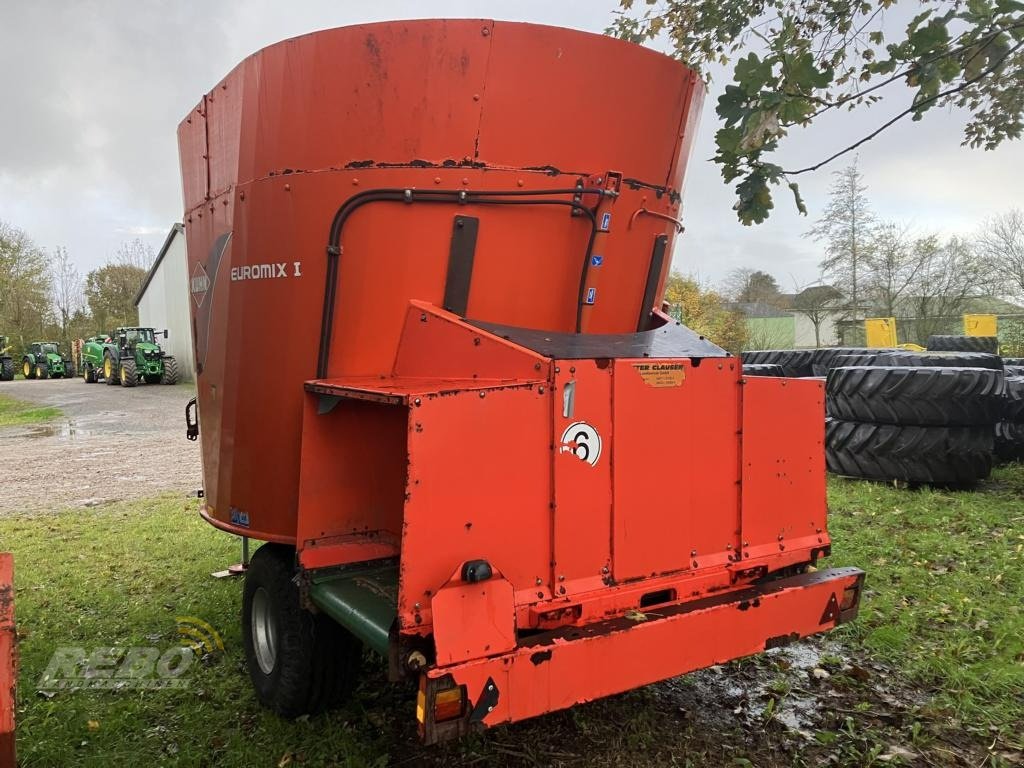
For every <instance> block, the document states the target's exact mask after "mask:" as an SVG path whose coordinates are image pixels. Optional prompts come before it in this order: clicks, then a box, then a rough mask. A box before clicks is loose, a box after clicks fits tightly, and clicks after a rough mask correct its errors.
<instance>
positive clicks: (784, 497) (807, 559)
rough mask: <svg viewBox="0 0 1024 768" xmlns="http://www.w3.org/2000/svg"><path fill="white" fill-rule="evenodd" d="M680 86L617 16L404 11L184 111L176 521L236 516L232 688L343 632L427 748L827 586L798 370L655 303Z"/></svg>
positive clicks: (745, 633)
mask: <svg viewBox="0 0 1024 768" xmlns="http://www.w3.org/2000/svg"><path fill="white" fill-rule="evenodd" d="M702 95H703V86H702V84H701V82H700V80H699V79H698V77H697V76H696V75H695V74H694V73H693V72H691V71H689V70H688V69H687V68H686V67H684V66H682V65H681V64H679V63H678V62H676V61H673V60H672V59H669V58H667V57H665V56H662V55H660V54H658V53H655V52H652V51H650V50H646V49H643V48H641V47H639V46H635V45H632V44H629V43H626V42H623V41H619V40H615V39H611V38H607V37H601V36H597V35H592V34H585V33H581V32H576V31H570V30H565V29H556V28H551V27H543V26H535V25H531V24H519V23H507V22H492V21H475V20H460V21H412V22H394V23H383V24H371V25H365V26H353V27H347V28H341V29H334V30H329V31H324V32H318V33H315V34H311V35H307V36H304V37H299V38H295V39H292V40H287V41H285V42H282V43H279V44H277V45H272V46H270V47H269V48H266V49H264V50H262V51H260V52H258V53H256V54H254V55H253V56H251V57H249V58H248V59H246V60H245V61H243V62H242V63H241V64H239V65H238V66H237V67H236V68H235V69H234V70H233V71H232V72H231V73H230V74H228V75H227V77H225V78H224V79H223V80H222V81H221V82H219V83H217V84H216V85H215V86H214V87H213V89H212V90H210V91H209V93H207V94H206V95H205V96H203V98H202V100H201V101H200V102H199V104H198V105H197V106H196V107H195V109H193V110H192V111H191V112H190V113H189V114H188V116H187V117H186V118H185V119H184V121H183V122H182V123H181V125H180V128H179V144H180V151H181V165H182V172H183V179H184V197H185V207H186V210H185V219H186V232H187V237H188V255H189V256H188V257H189V270H190V291H191V298H192V314H193V330H194V334H195V353H196V363H197V371H198V412H199V417H200V421H201V423H200V424H199V433H200V435H199V436H200V439H201V445H202V458H203V471H204V484H205V489H204V493H205V498H204V505H203V509H202V515H203V516H204V517H205V518H206V519H207V520H208V521H209V522H210V523H211V524H212V525H214V526H216V527H217V528H220V529H222V530H224V531H228V532H231V533H234V534H238V535H241V536H245V537H250V538H252V539H257V540H262V541H265V542H267V543H266V544H264V545H263V546H262V547H261V548H260V549H259V550H258V551H257V552H256V553H255V556H254V557H253V560H252V563H251V566H250V568H249V570H248V573H247V576H246V583H245V587H244V593H243V610H242V613H243V635H244V638H245V645H246V655H247V663H248V668H249V671H250V674H251V677H252V680H253V684H254V686H255V689H256V692H257V695H258V697H259V699H260V700H261V701H262V702H263V703H265V704H266V705H268V706H269V707H271V708H273V709H274V710H276V711H277V712H279V713H281V714H282V715H285V716H297V715H300V714H302V713H306V712H312V711H317V710H321V709H323V708H326V707H329V706H331V705H332V704H333V703H335V702H337V701H338V700H340V698H341V697H342V696H344V695H345V693H346V692H347V691H348V690H349V689H350V688H351V686H352V684H353V679H354V676H355V675H356V674H357V671H358V667H359V665H358V662H359V658H360V652H361V649H362V648H363V647H364V646H368V647H369V648H372V649H373V650H375V651H377V652H379V654H380V655H381V656H383V658H384V659H385V660H386V663H387V665H388V669H389V671H390V676H391V677H392V678H393V679H396V680H398V679H402V678H408V677H412V678H415V679H417V680H418V684H419V694H418V698H417V703H416V713H415V716H416V717H417V719H418V721H419V730H420V734H421V736H422V738H423V739H424V740H425V741H426V742H436V741H439V740H441V739H444V738H448V737H452V736H457V735H460V734H463V733H466V732H467V731H470V730H474V729H479V728H484V727H488V726H493V725H496V724H499V723H506V722H511V721H517V720H522V719H524V718H528V717H532V716H536V715H540V714H543V713H545V712H550V711H552V710H557V709H560V708H564V707H569V706H571V705H573V704H575V703H577V702H582V701H587V700H590V699H594V698H597V697H600V696H605V695H608V694H612V693H616V692H619V691H624V690H628V689H631V688H634V687H637V686H641V685H645V684H647V683H651V682H654V681H657V680H661V679H664V678H668V677H671V676H674V675H678V674H681V673H685V672H687V671H690V670H694V669H698V668H701V667H705V666H708V665H712V664H716V663H720V662H724V661H726V660H728V659H732V658H736V657H740V656H745V655H748V654H754V653H758V652H760V651H763V650H764V649H766V648H772V647H775V646H780V645H784V644H786V643H789V642H792V641H794V640H797V639H798V638H801V637H804V636H807V635H811V634H814V633H818V632H823V631H827V630H830V629H832V628H833V627H834V626H836V625H837V624H838V623H840V622H842V621H845V620H847V619H849V618H851V617H852V616H853V615H854V614H855V612H856V610H857V605H858V600H859V595H860V586H861V583H862V573H861V572H860V571H858V570H856V569H850V568H843V569H835V570H817V569H815V568H811V567H810V566H812V565H813V564H815V563H816V562H817V561H818V560H819V558H821V557H822V556H825V555H827V554H828V553H829V548H830V540H829V536H828V532H827V530H826V502H825V459H824V451H823V446H822V442H823V422H824V419H823V398H824V396H823V390H822V384H821V382H819V381H815V380H795V379H784V378H753V377H752V378H749V379H747V378H744V377H743V376H742V374H741V366H740V363H739V361H738V360H737V359H736V358H734V357H732V356H730V355H729V354H728V353H726V352H725V351H723V350H722V349H720V348H719V347H717V346H715V344H713V343H712V342H711V341H710V340H708V339H706V338H703V337H702V336H699V335H698V334H696V333H694V332H693V331H691V330H689V329H688V328H686V327H684V326H683V325H680V324H679V323H677V322H674V321H672V320H671V319H670V318H669V317H668V316H667V315H666V314H664V313H663V312H662V294H663V289H664V285H665V280H666V276H667V273H668V271H669V266H670V254H671V253H672V245H673V241H674V239H675V238H676V236H677V235H678V233H679V232H681V230H682V226H681V224H680V217H681V211H680V191H681V188H682V182H683V177H684V174H685V170H686V166H687V162H688V159H689V154H690V145H691V142H692V140H693V136H694V133H695V130H696V122H697V115H698V112H699V107H700V103H701V99H702ZM192 413H193V412H192V411H191V409H190V412H189V418H190V420H191V419H193V418H194V417H193V415H192ZM190 430H191V431H192V433H193V436H194V434H195V425H194V423H190ZM411 716H412V712H411V711H410V717H411Z"/></svg>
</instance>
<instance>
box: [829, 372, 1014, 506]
mask: <svg viewBox="0 0 1024 768" xmlns="http://www.w3.org/2000/svg"><path fill="white" fill-rule="evenodd" d="M882 358H884V355H880V356H879V360H878V362H879V363H880V365H878V366H872V365H865V366H852V367H843V368H834V369H832V370H831V371H830V372H829V375H828V379H827V383H826V388H825V392H826V405H827V411H828V415H829V418H828V420H827V424H826V441H825V444H826V461H827V464H828V468H829V470H830V471H831V472H834V473H835V474H839V475H845V476H849V477H858V478H865V479H871V480H884V481H900V482H905V483H915V484H916V483H928V484H934V485H943V486H964V485H971V484H973V483H976V482H977V481H979V480H983V479H984V478H986V477H988V475H989V473H990V472H991V470H992V451H993V438H994V425H995V424H996V423H997V422H998V421H999V420H1000V419H1001V418H1002V417H1003V414H1004V413H1005V391H1006V384H1005V380H1004V377H1003V372H1002V370H1001V368H1000V369H996V368H993V367H987V366H986V367H952V366H946V365H916V366H915V365H910V364H895V365H892V364H890V365H886V364H884V363H882Z"/></svg>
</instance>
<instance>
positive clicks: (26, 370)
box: [21, 357, 36, 379]
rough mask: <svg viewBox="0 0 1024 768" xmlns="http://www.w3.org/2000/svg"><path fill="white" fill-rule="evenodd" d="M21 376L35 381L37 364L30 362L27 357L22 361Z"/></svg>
mask: <svg viewBox="0 0 1024 768" xmlns="http://www.w3.org/2000/svg"><path fill="white" fill-rule="evenodd" d="M21 375H22V376H24V377H25V378H26V379H34V378H35V377H36V364H35V363H33V362H30V361H29V359H28V358H27V357H26V358H25V359H24V360H22V361H21Z"/></svg>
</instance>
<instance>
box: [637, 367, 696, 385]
mask: <svg viewBox="0 0 1024 768" xmlns="http://www.w3.org/2000/svg"><path fill="white" fill-rule="evenodd" d="M633 369H634V370H635V371H636V372H637V373H639V374H640V378H641V379H643V380H644V384H646V385H647V386H649V387H681V386H682V385H683V380H684V379H685V378H686V369H685V368H684V367H683V364H682V363H668V362H665V363H633Z"/></svg>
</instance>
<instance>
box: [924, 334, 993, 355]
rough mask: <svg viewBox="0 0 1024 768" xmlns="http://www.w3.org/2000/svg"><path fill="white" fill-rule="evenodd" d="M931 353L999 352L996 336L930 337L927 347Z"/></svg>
mask: <svg viewBox="0 0 1024 768" xmlns="http://www.w3.org/2000/svg"><path fill="white" fill-rule="evenodd" d="M925 346H926V347H927V348H928V351H929V352H988V353H989V354H992V355H994V354H996V353H997V352H998V351H999V339H997V338H996V337H995V336H929V337H928V343H927V344H926V345H925Z"/></svg>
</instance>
